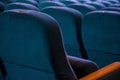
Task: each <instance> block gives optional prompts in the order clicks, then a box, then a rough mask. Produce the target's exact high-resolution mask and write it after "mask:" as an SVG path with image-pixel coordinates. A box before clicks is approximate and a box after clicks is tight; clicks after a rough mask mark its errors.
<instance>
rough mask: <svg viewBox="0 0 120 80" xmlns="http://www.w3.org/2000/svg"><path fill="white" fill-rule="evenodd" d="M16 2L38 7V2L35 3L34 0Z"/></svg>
mask: <svg viewBox="0 0 120 80" xmlns="http://www.w3.org/2000/svg"><path fill="white" fill-rule="evenodd" d="M16 2H23V3H28V4H32V5H34V6H36V7H38V4H39V2H37V1H36V0H16Z"/></svg>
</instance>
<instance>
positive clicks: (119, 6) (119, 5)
mask: <svg viewBox="0 0 120 80" xmlns="http://www.w3.org/2000/svg"><path fill="white" fill-rule="evenodd" d="M111 7H118V8H120V3H119V4H113V5H111Z"/></svg>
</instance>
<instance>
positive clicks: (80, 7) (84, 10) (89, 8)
mask: <svg viewBox="0 0 120 80" xmlns="http://www.w3.org/2000/svg"><path fill="white" fill-rule="evenodd" d="M68 7H71V8H73V9H76V10H78V11H79V12H81V13H82V15H83V16H84V15H85V14H86V13H88V12H91V11H95V10H96V8H95V7H93V6H91V5H87V4H72V5H69V6H68Z"/></svg>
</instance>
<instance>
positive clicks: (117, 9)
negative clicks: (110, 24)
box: [102, 7, 120, 12]
mask: <svg viewBox="0 0 120 80" xmlns="http://www.w3.org/2000/svg"><path fill="white" fill-rule="evenodd" d="M102 10H108V11H118V12H120V8H117V7H107V8H104V9H102Z"/></svg>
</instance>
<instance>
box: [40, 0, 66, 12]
mask: <svg viewBox="0 0 120 80" xmlns="http://www.w3.org/2000/svg"><path fill="white" fill-rule="evenodd" d="M49 6H59V7H65V5H64V4H63V3H61V2H57V1H43V2H41V3H39V9H40V10H42V9H43V8H45V7H49Z"/></svg>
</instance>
